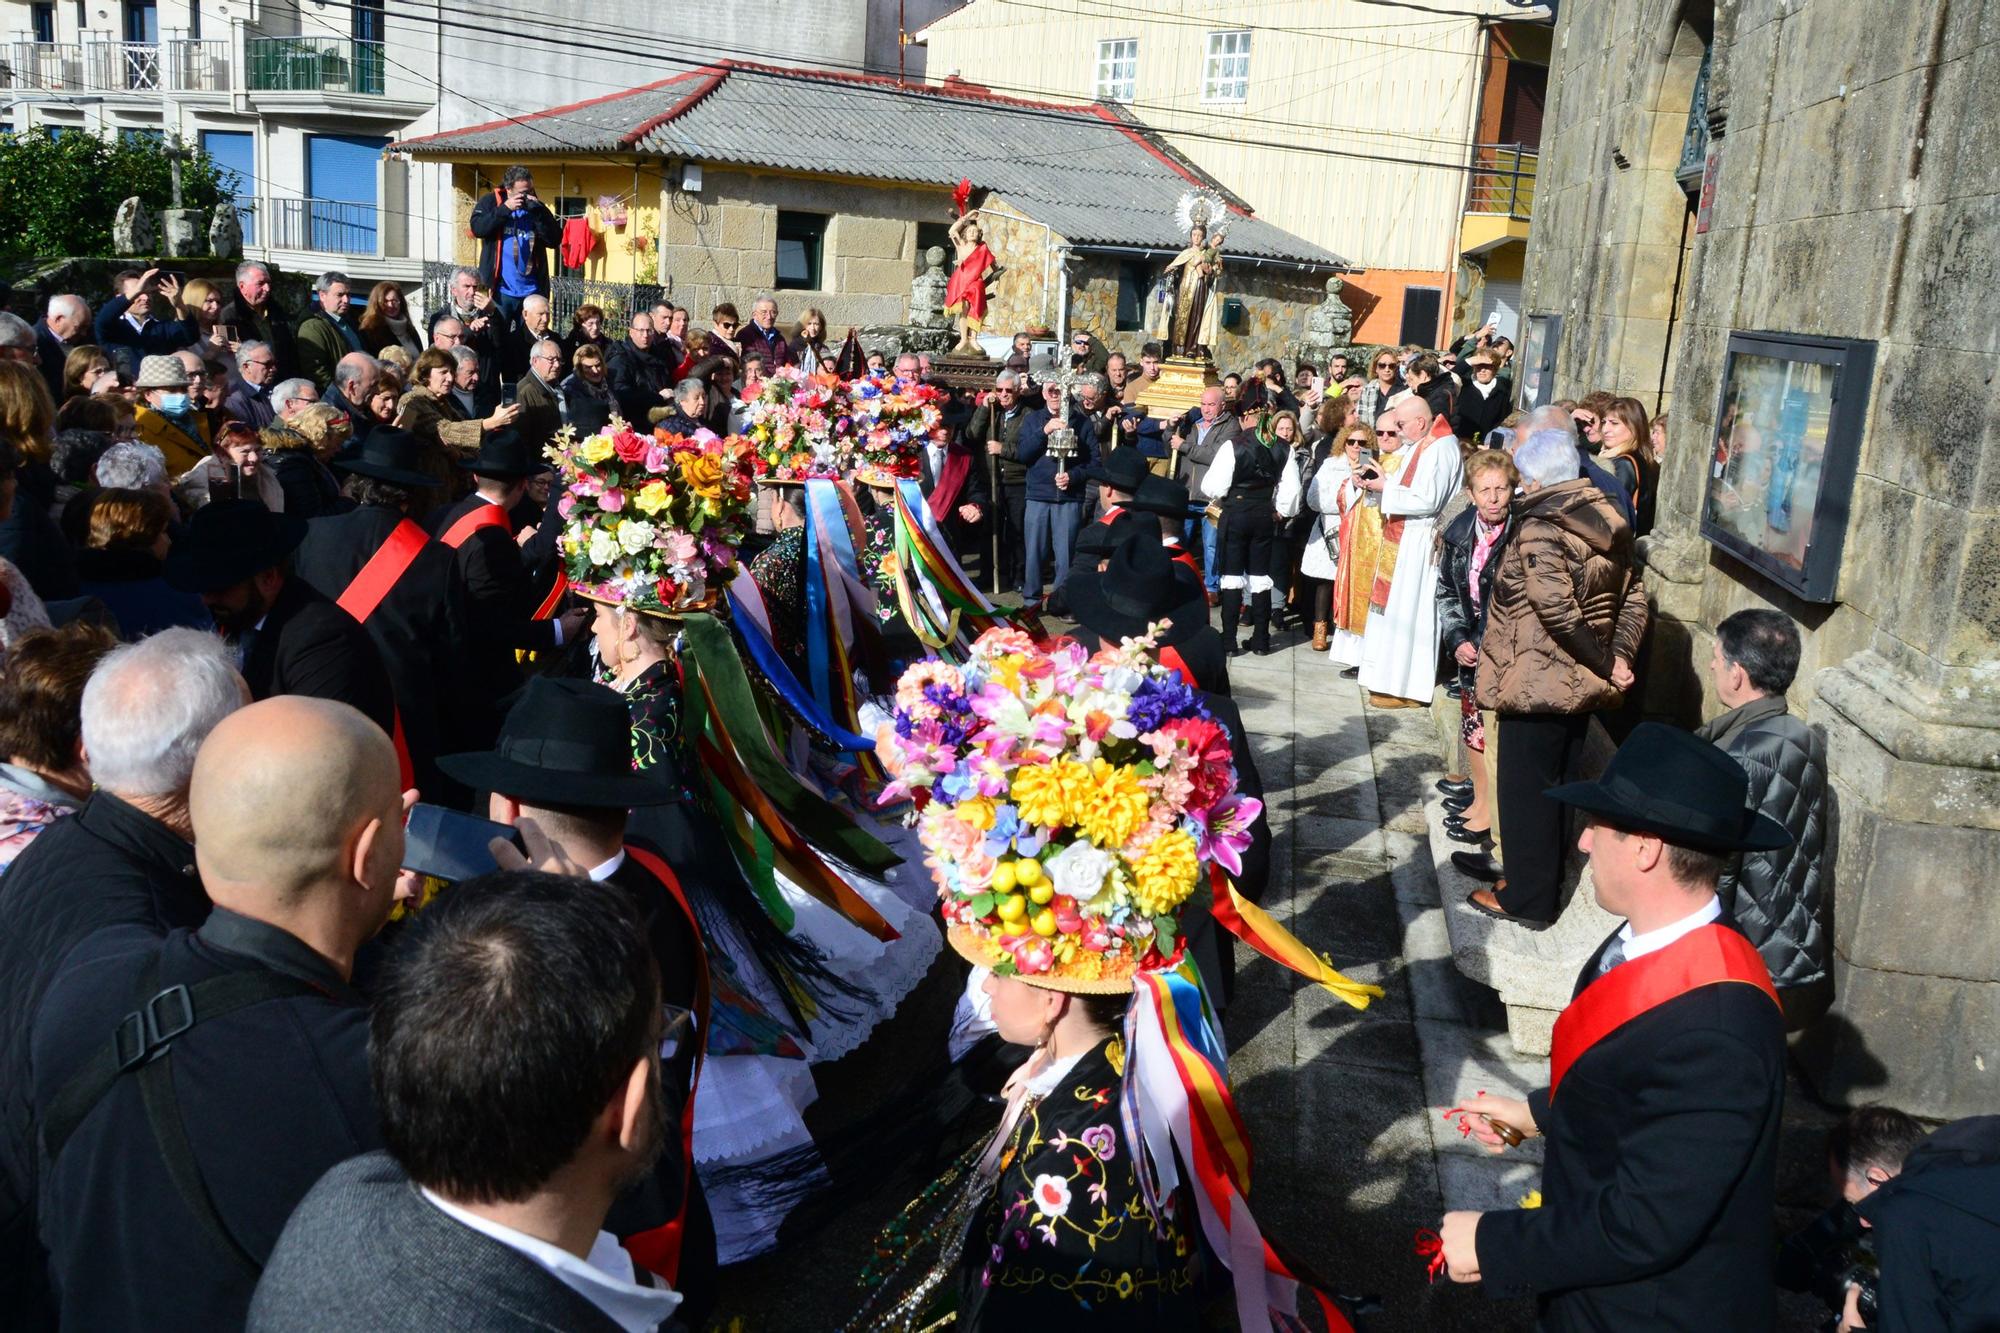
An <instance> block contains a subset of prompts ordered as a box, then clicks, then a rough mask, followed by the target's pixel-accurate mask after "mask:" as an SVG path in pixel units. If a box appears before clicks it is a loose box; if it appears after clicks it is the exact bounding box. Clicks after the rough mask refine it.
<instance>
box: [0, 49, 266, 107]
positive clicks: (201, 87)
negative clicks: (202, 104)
mask: <svg viewBox="0 0 2000 1333" xmlns="http://www.w3.org/2000/svg"><path fill="white" fill-rule="evenodd" d="M230 82H231V62H230V59H229V42H228V40H227V39H202V38H174V39H170V40H167V41H162V42H114V41H98V40H88V39H87V40H84V41H80V42H36V41H29V40H25V39H16V40H14V41H12V42H9V43H5V44H0V87H5V88H6V89H7V90H8V91H10V92H13V93H15V94H16V95H18V96H21V97H23V98H27V99H33V98H35V97H36V95H37V94H49V95H51V96H60V97H70V96H75V95H77V94H80V93H89V94H93V95H97V96H108V97H119V96H134V97H142V98H143V97H153V96H158V95H161V94H165V93H172V94H175V95H177V96H199V95H202V94H212V95H216V96H223V95H227V93H228V92H229V89H230Z"/></svg>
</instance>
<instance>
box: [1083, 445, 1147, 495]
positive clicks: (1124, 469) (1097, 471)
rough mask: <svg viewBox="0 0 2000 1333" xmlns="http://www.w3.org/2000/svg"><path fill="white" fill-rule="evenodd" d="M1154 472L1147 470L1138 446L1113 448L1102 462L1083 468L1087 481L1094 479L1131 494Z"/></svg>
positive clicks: (1098, 482)
mask: <svg viewBox="0 0 2000 1333" xmlns="http://www.w3.org/2000/svg"><path fill="white" fill-rule="evenodd" d="M1152 475H1153V474H1152V473H1150V472H1148V471H1146V460H1145V459H1144V458H1142V457H1140V456H1139V451H1138V449H1137V448H1135V447H1132V446H1129V445H1128V446H1126V447H1124V448H1121V449H1113V450H1112V451H1111V452H1110V453H1108V454H1106V455H1105V456H1104V461H1103V462H1102V463H1092V464H1091V465H1090V466H1089V467H1087V468H1085V469H1084V470H1083V476H1084V479H1085V480H1086V481H1094V482H1096V483H1097V484H1098V485H1099V486H1109V487H1111V488H1112V489H1114V490H1120V491H1123V492H1125V493H1126V494H1127V495H1130V494H1131V493H1132V492H1134V491H1136V490H1138V489H1139V487H1140V486H1141V485H1142V484H1144V482H1145V480H1146V478H1147V477H1150V476H1152Z"/></svg>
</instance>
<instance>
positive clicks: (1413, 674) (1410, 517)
mask: <svg viewBox="0 0 2000 1333" xmlns="http://www.w3.org/2000/svg"><path fill="white" fill-rule="evenodd" d="M1383 417H1384V419H1385V420H1392V421H1394V422H1395V424H1396V429H1397V430H1398V431H1399V432H1400V436H1401V438H1402V440H1403V441H1404V447H1403V457H1402V459H1401V460H1400V461H1399V464H1398V466H1397V467H1396V468H1395V469H1394V471H1393V472H1385V473H1383V474H1382V475H1381V476H1378V477H1374V478H1371V479H1369V480H1366V481H1363V482H1362V483H1361V484H1362V485H1363V486H1365V487H1367V488H1368V489H1369V490H1371V491H1374V492H1376V493H1377V494H1378V495H1379V497H1380V499H1381V504H1382V518H1383V534H1382V535H1383V542H1384V545H1385V547H1386V546H1387V544H1388V543H1389V542H1391V541H1392V540H1393V541H1394V544H1395V546H1396V563H1395V568H1394V572H1393V573H1392V574H1391V575H1390V579H1389V586H1388V589H1387V595H1386V597H1385V596H1384V595H1383V589H1382V587H1381V577H1382V574H1383V573H1384V572H1385V571H1383V570H1381V569H1380V568H1379V567H1378V570H1377V573H1376V591H1375V595H1374V596H1372V597H1371V598H1370V599H1369V610H1368V624H1367V627H1366V629H1365V630H1364V632H1363V636H1362V644H1361V684H1362V686H1363V688H1365V689H1366V690H1368V692H1369V694H1370V695H1371V700H1370V701H1371V702H1373V703H1375V704H1377V705H1378V706H1383V707H1408V706H1411V705H1422V704H1428V703H1429V702H1430V701H1431V695H1432V693H1433V691H1434V690H1435V689H1436V688H1437V653H1438V627H1437V595H1436V594H1437V563H1438V562H1437V554H1436V548H1437V527H1438V523H1439V522H1440V520H1441V519H1442V517H1443V514H1444V511H1445V506H1446V505H1448V504H1450V503H1451V501H1452V498H1453V497H1454V496H1456V495H1457V494H1458V491H1459V487H1460V486H1461V484H1462V483H1463V481H1464V460H1463V459H1462V458H1461V456H1460V452H1459V447H1458V438H1457V437H1456V436H1454V435H1453V434H1452V433H1451V426H1450V423H1448V422H1446V421H1445V420H1444V419H1443V418H1436V419H1435V420H1434V419H1433V416H1432V413H1431V409H1430V408H1429V407H1428V406H1427V405H1426V404H1425V402H1424V400H1423V399H1422V398H1421V397H1420V396H1417V395H1412V396H1410V397H1408V398H1405V399H1404V400H1403V401H1402V402H1400V403H1397V404H1396V405H1395V406H1394V407H1392V408H1390V409H1389V410H1388V411H1387V412H1385V413H1383ZM1411 441H1416V443H1414V444H1412V443H1410V442H1411ZM1398 520H1400V523H1401V532H1400V534H1395V533H1394V525H1395V524H1397V522H1398ZM1383 554H1384V555H1386V554H1387V551H1386V549H1385V550H1384V552H1383ZM1399 700H1400V701H1402V702H1400V703H1399V702H1397V701H1399Z"/></svg>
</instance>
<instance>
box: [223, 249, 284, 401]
mask: <svg viewBox="0 0 2000 1333" xmlns="http://www.w3.org/2000/svg"><path fill="white" fill-rule="evenodd" d="M273 295H274V293H273V291H272V288H271V270H270V269H268V268H266V267H264V266H263V265H262V264H259V263H257V262H256V261H255V260H249V261H246V262H244V263H241V264H238V265H237V266H236V296H235V297H234V299H232V300H231V301H230V302H229V304H227V305H225V306H223V307H222V313H221V314H219V315H217V316H216V317H215V322H216V323H218V324H227V325H230V326H232V327H233V328H235V330H236V336H237V337H238V338H239V339H241V340H242V341H244V342H252V341H255V342H260V343H268V344H270V347H271V354H272V357H273V359H275V360H276V361H277V363H278V366H277V369H276V370H275V371H274V372H273V374H275V375H276V377H277V378H279V379H290V378H291V377H292V376H294V375H297V374H299V373H300V372H299V353H298V339H297V335H296V334H295V333H294V331H293V329H292V319H291V316H290V315H287V314H286V313H285V312H284V309H283V308H282V307H281V306H280V305H279V303H278V302H277V301H276V300H274V299H272V298H273Z"/></svg>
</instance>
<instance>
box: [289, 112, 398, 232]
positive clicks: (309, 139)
mask: <svg viewBox="0 0 2000 1333" xmlns="http://www.w3.org/2000/svg"><path fill="white" fill-rule="evenodd" d="M388 142H389V141H388V140H387V139H383V138H379V137H377V136H374V135H360V134H308V135H307V136H306V193H307V194H308V195H309V196H311V197H310V198H309V199H308V200H307V202H306V209H307V216H306V244H307V245H308V247H310V248H311V249H314V250H329V251H335V252H339V253H344V254H373V253H374V251H375V237H376V213H375V203H376V195H375V183H376V176H377V172H378V170H379V168H380V165H381V159H382V149H383V147H384V145H386V144H387V143H388Z"/></svg>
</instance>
